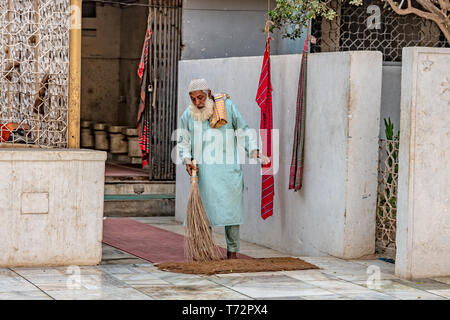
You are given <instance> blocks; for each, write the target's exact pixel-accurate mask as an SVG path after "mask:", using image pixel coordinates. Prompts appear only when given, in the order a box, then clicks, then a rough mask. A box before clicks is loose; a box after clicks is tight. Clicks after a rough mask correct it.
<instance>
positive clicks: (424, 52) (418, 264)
mask: <svg viewBox="0 0 450 320" xmlns="http://www.w3.org/2000/svg"><path fill="white" fill-rule="evenodd" d="M400 128H401V132H400V152H399V181H398V213H397V215H398V216H397V257H396V268H395V272H396V274H397V275H398V276H401V277H404V278H420V277H431V276H444V275H447V276H448V275H450V182H449V181H450V49H444V48H421V47H413V48H404V49H403V67H402V94H401V111H400Z"/></svg>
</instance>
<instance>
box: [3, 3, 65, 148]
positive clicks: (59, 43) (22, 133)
mask: <svg viewBox="0 0 450 320" xmlns="http://www.w3.org/2000/svg"><path fill="white" fill-rule="evenodd" d="M69 29H70V0H0V66H1V77H0V131H1V141H0V142H1V143H3V144H4V143H10V144H15V145H24V144H28V145H36V146H46V147H66V146H67V121H68V88H69Z"/></svg>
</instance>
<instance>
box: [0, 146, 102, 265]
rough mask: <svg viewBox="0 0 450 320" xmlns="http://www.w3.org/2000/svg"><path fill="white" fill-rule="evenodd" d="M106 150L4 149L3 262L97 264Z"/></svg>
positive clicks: (0, 160)
mask: <svg viewBox="0 0 450 320" xmlns="http://www.w3.org/2000/svg"><path fill="white" fill-rule="evenodd" d="M105 160H106V152H102V151H92V150H68V149H65V150H48V149H0V177H1V179H2V183H1V184H0V221H1V223H0V239H1V241H0V267H16V266H58V265H95V264H98V263H99V262H100V261H101V257H102V245H101V241H102V227H103V219H102V218H103V195H104V193H103V190H104V179H105V178H104V175H105Z"/></svg>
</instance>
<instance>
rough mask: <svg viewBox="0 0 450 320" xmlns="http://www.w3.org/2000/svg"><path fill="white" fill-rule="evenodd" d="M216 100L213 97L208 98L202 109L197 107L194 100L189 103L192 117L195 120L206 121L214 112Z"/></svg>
mask: <svg viewBox="0 0 450 320" xmlns="http://www.w3.org/2000/svg"><path fill="white" fill-rule="evenodd" d="M213 108H214V101H213V99H211V98H206V100H205V106H204V107H203V108H201V109H199V108H197V107H196V106H195V104H193V103H192V102H191V103H190V104H189V109H190V110H191V117H192V119H194V120H195V121H206V120H208V119H209V118H210V117H211V115H212V114H213Z"/></svg>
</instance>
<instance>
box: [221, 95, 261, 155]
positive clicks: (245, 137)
mask: <svg viewBox="0 0 450 320" xmlns="http://www.w3.org/2000/svg"><path fill="white" fill-rule="evenodd" d="M227 103H229V104H230V109H231V113H232V122H233V128H234V130H236V136H237V141H238V143H239V144H240V145H241V146H243V147H244V149H245V151H246V153H247V157H249V158H250V157H251V156H252V153H253V151H254V150H259V147H258V144H257V143H256V140H255V135H254V132H252V131H253V130H250V129H249V128H248V125H247V122H245V120H244V118H243V117H242V115H241V113H240V112H239V109H238V108H237V106H236V105H235V104H234V103H233V101H231V100H230V99H228V100H227Z"/></svg>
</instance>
